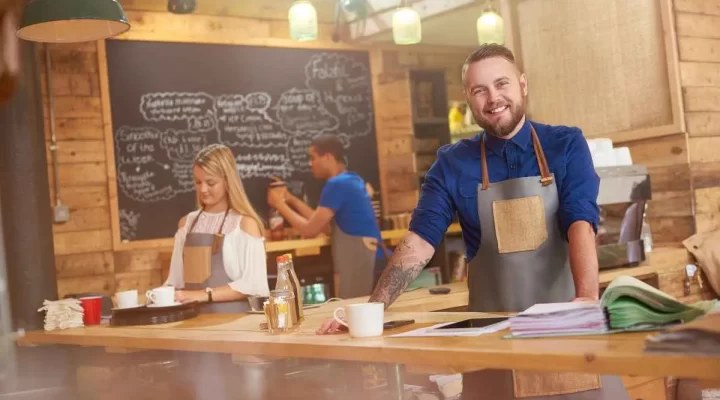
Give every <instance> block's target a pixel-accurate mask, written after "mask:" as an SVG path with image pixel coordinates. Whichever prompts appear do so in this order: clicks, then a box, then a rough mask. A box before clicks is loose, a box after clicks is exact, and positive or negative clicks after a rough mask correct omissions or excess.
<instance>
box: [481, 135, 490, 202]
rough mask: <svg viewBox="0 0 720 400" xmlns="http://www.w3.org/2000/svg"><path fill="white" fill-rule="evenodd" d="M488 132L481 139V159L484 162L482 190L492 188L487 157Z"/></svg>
mask: <svg viewBox="0 0 720 400" xmlns="http://www.w3.org/2000/svg"><path fill="white" fill-rule="evenodd" d="M486 136H487V133H485V134H484V135H483V136H482V140H481V141H480V160H481V163H482V190H488V188H490V177H489V174H488V167H487V158H486V157H485V137H486Z"/></svg>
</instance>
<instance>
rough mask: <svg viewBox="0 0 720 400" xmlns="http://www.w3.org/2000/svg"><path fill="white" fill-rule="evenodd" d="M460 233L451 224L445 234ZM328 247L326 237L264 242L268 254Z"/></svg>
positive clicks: (389, 233) (398, 233)
mask: <svg viewBox="0 0 720 400" xmlns="http://www.w3.org/2000/svg"><path fill="white" fill-rule="evenodd" d="M459 232H461V230H460V225H459V224H451V225H450V227H448V230H447V232H446V234H455V233H459ZM406 233H407V229H393V230H386V231H382V233H381V235H382V238H383V240H400V239H402V238H403V237H404V236H405V234H406ZM329 245H330V238H329V237H327V236H322V237H317V238H312V239H297V240H281V241H266V242H265V251H267V252H268V253H277V252H283V251H286V252H290V251H293V250H299V249H310V248H315V247H324V246H329Z"/></svg>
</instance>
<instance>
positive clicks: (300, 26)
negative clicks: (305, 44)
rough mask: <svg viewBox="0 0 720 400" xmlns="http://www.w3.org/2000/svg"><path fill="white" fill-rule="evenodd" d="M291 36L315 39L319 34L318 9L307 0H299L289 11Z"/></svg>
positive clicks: (304, 39)
mask: <svg viewBox="0 0 720 400" xmlns="http://www.w3.org/2000/svg"><path fill="white" fill-rule="evenodd" d="M288 20H289V21H290V37H291V38H292V39H293V40H300V41H307V40H315V39H317V36H318V20H317V11H315V7H313V5H312V3H310V2H309V1H307V0H298V1H296V2H294V3H293V5H292V6H291V7H290V10H289V11H288Z"/></svg>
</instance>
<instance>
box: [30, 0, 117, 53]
mask: <svg viewBox="0 0 720 400" xmlns="http://www.w3.org/2000/svg"><path fill="white" fill-rule="evenodd" d="M128 29H130V24H129V23H128V21H127V17H126V16H125V13H124V12H123V9H122V6H121V5H120V3H118V2H117V0H29V1H28V2H27V4H26V5H25V11H24V12H23V18H22V21H21V23H20V28H19V29H18V31H17V35H18V37H20V38H21V39H25V40H29V41H33V42H48V43H73V42H87V41H92V40H100V39H106V38H109V37H112V36H117V35H119V34H121V33H124V32H126V31H127V30H128Z"/></svg>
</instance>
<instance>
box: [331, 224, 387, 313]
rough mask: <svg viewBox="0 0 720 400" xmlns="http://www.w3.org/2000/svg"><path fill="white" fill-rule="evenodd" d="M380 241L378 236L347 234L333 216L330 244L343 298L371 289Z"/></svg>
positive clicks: (364, 293)
mask: <svg viewBox="0 0 720 400" xmlns="http://www.w3.org/2000/svg"><path fill="white" fill-rule="evenodd" d="M377 245H378V243H377V239H375V238H370V237H364V236H351V235H348V234H347V233H345V232H343V231H342V229H340V227H338V226H337V224H336V223H335V220H334V219H333V222H332V224H331V234H330V246H331V251H332V259H333V268H334V273H335V275H336V276H337V277H336V279H335V281H336V282H338V281H339V282H338V286H339V290H338V291H337V295H338V296H339V297H340V298H343V299H350V298H353V297H362V296H369V295H370V294H371V293H372V289H373V273H374V272H373V271H374V269H375V254H376V252H377Z"/></svg>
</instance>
